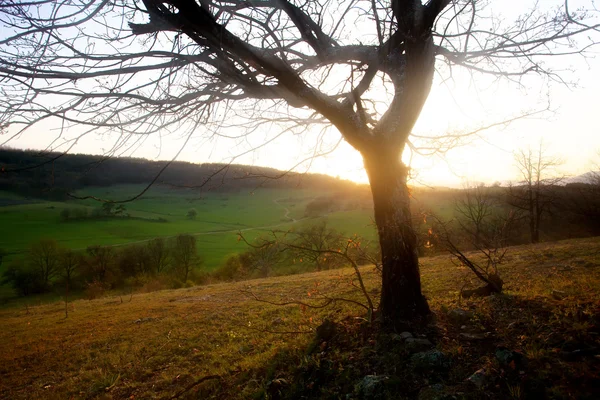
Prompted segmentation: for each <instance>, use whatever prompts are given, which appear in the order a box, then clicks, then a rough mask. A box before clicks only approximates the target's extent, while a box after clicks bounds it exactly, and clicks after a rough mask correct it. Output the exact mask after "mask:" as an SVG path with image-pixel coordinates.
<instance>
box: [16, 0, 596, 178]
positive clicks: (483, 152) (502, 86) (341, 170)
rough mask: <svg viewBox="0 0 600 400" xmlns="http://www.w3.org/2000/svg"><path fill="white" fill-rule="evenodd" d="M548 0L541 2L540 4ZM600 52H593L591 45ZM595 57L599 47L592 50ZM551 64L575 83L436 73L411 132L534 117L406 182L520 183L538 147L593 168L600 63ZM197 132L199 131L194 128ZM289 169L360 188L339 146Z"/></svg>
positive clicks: (211, 147) (424, 162) (202, 139)
mask: <svg viewBox="0 0 600 400" xmlns="http://www.w3.org/2000/svg"><path fill="white" fill-rule="evenodd" d="M499 3H501V4H503V6H502V9H501V12H502V13H504V14H506V15H507V16H509V17H510V16H511V15H510V14H511V13H514V12H515V9H518V5H519V4H522V3H521V2H519V1H516V0H511V1H503V2H499ZM551 3H552V4H556V3H557V2H556V1H542V2H541V5H542V6H548V5H550V4H551ZM598 50H600V49H598ZM596 53H597V50H596ZM548 62H552V63H554V62H556V63H557V65H558V66H559V67H561V68H562V67H565V68H569V69H571V70H572V71H565V72H564V73H563V76H564V77H565V78H566V79H567V80H568V81H570V82H574V83H576V85H570V86H568V87H567V86H564V85H560V84H552V85H550V86H548V85H547V84H546V82H544V81H543V80H542V79H537V78H536V77H533V78H531V79H528V80H526V81H525V84H524V85H523V86H520V87H518V86H516V85H514V84H511V83H509V82H507V81H503V80H501V81H499V82H492V81H490V82H481V81H477V82H474V81H473V80H474V79H480V78H477V77H473V76H471V75H470V74H468V73H466V72H465V71H463V72H460V70H459V71H457V72H455V73H454V74H453V79H452V80H450V81H447V80H445V81H443V80H442V78H441V75H436V77H435V80H434V84H433V87H432V90H431V94H430V96H429V98H428V100H427V102H426V104H425V107H424V109H423V111H422V114H421V116H420V118H419V120H418V122H417V124H416V126H415V128H414V130H413V133H414V134H417V135H429V136H435V135H438V134H443V133H448V132H452V133H464V132H469V131H471V130H474V129H477V128H479V127H482V126H486V125H490V124H494V123H497V122H501V121H505V120H508V119H512V118H514V117H517V116H520V115H522V114H524V113H527V112H531V111H536V110H543V109H545V108H547V107H549V108H550V110H551V111H547V112H543V113H538V114H536V115H535V116H532V117H528V118H522V119H518V120H516V121H514V122H512V123H510V124H507V125H501V126H498V127H495V128H492V129H488V130H486V131H484V132H482V133H481V135H480V136H478V137H476V138H473V139H472V140H470V141H469V142H467V143H464V144H462V145H460V146H457V147H456V148H453V149H451V150H449V151H448V152H445V153H443V154H435V155H429V156H422V155H419V154H416V153H414V152H410V151H406V152H405V154H404V155H403V158H404V160H405V161H406V162H408V163H410V165H411V168H412V175H413V178H412V183H413V184H417V185H430V186H451V187H460V186H463V185H465V184H467V183H474V182H485V183H493V182H497V181H499V182H507V181H511V180H518V174H517V170H516V168H515V166H514V161H513V157H514V153H515V152H516V151H519V150H522V149H526V148H527V147H536V148H537V147H538V146H539V144H540V142H542V143H543V147H544V149H545V153H546V154H547V155H548V156H552V157H558V158H560V159H561V160H562V161H563V163H562V165H561V166H560V167H559V169H558V170H557V171H556V172H557V173H558V174H561V175H579V174H582V173H584V172H587V171H589V170H590V169H593V168H594V164H596V165H598V164H600V127H599V126H598V123H597V121H598V119H597V113H598V105H599V104H600V102H599V101H598V93H600V79H598V78H597V77H598V76H600V58H598V57H595V54H594V53H590V57H588V58H587V59H586V60H583V59H581V58H580V57H573V56H569V57H561V58H560V59H557V60H551V59H549V61H548ZM47 128H48V126H45V127H44V129H41V128H40V127H38V128H36V131H35V132H33V134H26V135H23V136H22V137H20V138H18V139H17V140H14V141H13V142H11V143H10V146H11V147H17V148H35V149H42V148H44V147H45V146H46V145H47V143H49V142H50V141H51V140H52V138H53V137H54V135H55V131H53V130H52V129H47ZM200 130H202V128H200ZM276 133H277V132H275V130H274V129H271V131H266V132H259V133H257V134H256V135H255V136H253V137H252V138H250V139H249V140H242V141H239V140H238V141H227V140H222V139H221V140H215V139H207V138H206V135H203V134H202V132H199V134H198V135H196V136H194V137H193V138H192V139H191V141H190V142H189V143H188V145H187V146H186V148H185V149H184V150H183V151H182V152H181V154H180V156H179V157H178V159H179V160H181V161H189V162H194V163H205V162H229V161H231V159H232V157H233V156H236V155H238V154H240V153H242V152H244V151H246V150H247V149H248V148H251V146H252V145H253V144H255V143H260V142H261V141H264V140H265V139H269V138H271V137H273V135H275V134H276ZM316 135H318V132H317V131H316V130H315V131H312V132H308V133H307V134H306V135H304V136H293V135H288V136H285V137H283V138H281V139H279V140H275V141H274V142H273V143H271V145H269V146H267V147H265V148H261V149H258V150H256V151H254V152H251V153H249V154H246V155H245V156H243V157H239V158H236V159H235V162H236V163H243V164H252V165H262V166H269V167H274V168H278V169H284V170H285V169H289V168H291V167H292V166H294V165H296V164H297V163H298V162H299V161H301V160H303V159H304V158H306V157H309V156H310V155H311V152H312V150H313V144H314V138H315V136H316ZM339 137H340V136H339V133H337V132H336V131H335V130H333V129H332V130H330V132H329V133H328V134H327V136H326V140H325V142H326V144H328V145H329V146H333V145H334V144H335V143H337V142H338V140H339ZM114 140H116V138H115V137H114V136H111V135H97V136H91V137H88V138H86V139H85V140H83V141H81V143H80V144H79V145H78V146H77V147H76V148H75V149H73V152H80V153H92V154H102V153H104V152H105V151H106V150H107V149H109V148H110V147H111V143H112V141H114ZM182 140H183V138H182V137H181V136H179V135H177V134H171V135H169V136H164V137H160V138H159V137H157V136H154V137H149V138H147V139H146V140H145V141H144V143H143V144H141V145H140V146H136V147H134V148H132V149H131V150H130V151H128V152H125V153H124V155H130V156H135V157H143V158H148V159H151V160H166V159H170V158H171V157H173V155H174V154H175V153H176V152H177V150H179V147H180V146H181V144H182ZM296 170H298V171H302V172H303V171H306V170H308V171H309V172H316V173H326V174H329V175H332V176H339V177H340V178H343V179H350V180H354V181H357V182H361V183H366V182H367V177H366V173H365V171H364V169H363V167H362V159H361V156H360V155H359V153H358V152H357V151H355V150H354V149H353V148H351V147H350V146H349V145H348V144H346V143H345V142H342V143H340V144H339V146H338V147H337V149H336V150H335V151H334V152H333V153H332V154H330V155H328V156H325V157H319V158H317V159H314V160H312V161H311V162H309V163H302V164H301V165H300V166H299V167H298V168H297V169H296Z"/></svg>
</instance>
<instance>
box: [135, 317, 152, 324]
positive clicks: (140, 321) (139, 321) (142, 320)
mask: <svg viewBox="0 0 600 400" xmlns="http://www.w3.org/2000/svg"><path fill="white" fill-rule="evenodd" d="M151 321H154V318H151V317H148V318H140V319H136V320H135V321H133V323H134V324H143V323H144V322H151Z"/></svg>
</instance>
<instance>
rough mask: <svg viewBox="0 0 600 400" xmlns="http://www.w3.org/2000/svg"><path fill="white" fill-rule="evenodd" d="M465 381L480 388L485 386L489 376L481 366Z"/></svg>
mask: <svg viewBox="0 0 600 400" xmlns="http://www.w3.org/2000/svg"><path fill="white" fill-rule="evenodd" d="M467 381H468V382H471V383H472V384H473V385H475V386H477V387H478V388H479V389H481V388H483V387H485V386H487V384H488V381H489V377H488V375H487V373H486V371H485V368H481V369H480V370H477V371H475V373H474V374H473V375H471V376H470V377H468V378H467Z"/></svg>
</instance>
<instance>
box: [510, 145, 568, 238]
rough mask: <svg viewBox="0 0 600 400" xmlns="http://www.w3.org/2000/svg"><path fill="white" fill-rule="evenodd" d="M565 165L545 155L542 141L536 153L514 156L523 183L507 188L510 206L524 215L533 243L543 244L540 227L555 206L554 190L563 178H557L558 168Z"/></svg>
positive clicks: (526, 151) (529, 151) (527, 151)
mask: <svg viewBox="0 0 600 400" xmlns="http://www.w3.org/2000/svg"><path fill="white" fill-rule="evenodd" d="M561 163H562V162H561V161H560V160H559V159H558V158H555V157H550V156H548V155H547V154H545V151H544V147H543V143H542V142H541V141H540V143H539V145H538V148H537V149H532V148H528V149H527V150H521V151H519V152H517V153H516V154H515V164H516V166H517V169H518V170H519V174H520V178H521V181H520V182H519V184H518V185H511V186H509V188H508V203H509V204H510V205H512V206H513V207H515V208H517V209H519V210H521V211H522V212H524V213H525V215H526V218H527V221H528V224H529V234H530V238H531V243H538V242H539V241H540V223H541V221H542V217H543V215H544V214H545V213H547V212H548V211H549V210H550V207H551V206H553V205H555V204H556V201H557V192H556V190H554V186H556V185H557V184H559V183H560V182H561V181H562V180H563V178H562V177H557V176H556V167H558V166H559V165H560V164H561Z"/></svg>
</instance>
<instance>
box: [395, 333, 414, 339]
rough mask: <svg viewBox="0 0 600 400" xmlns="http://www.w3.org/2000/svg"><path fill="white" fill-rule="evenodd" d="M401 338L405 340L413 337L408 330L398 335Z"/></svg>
mask: <svg viewBox="0 0 600 400" xmlns="http://www.w3.org/2000/svg"><path fill="white" fill-rule="evenodd" d="M398 336H400V338H401V339H403V340H406V339H410V338H411V337H413V334H412V333H410V332H402V333H401V334H400V335H398Z"/></svg>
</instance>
